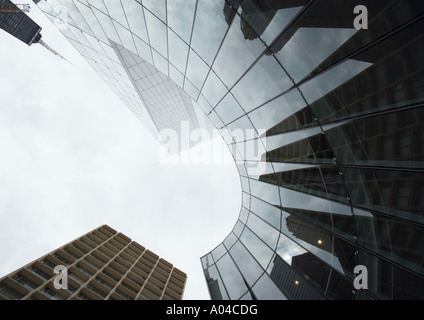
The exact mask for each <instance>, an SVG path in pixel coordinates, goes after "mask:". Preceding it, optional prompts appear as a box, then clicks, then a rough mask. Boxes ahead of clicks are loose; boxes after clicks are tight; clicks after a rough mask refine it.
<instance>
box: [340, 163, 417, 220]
mask: <svg viewBox="0 0 424 320" xmlns="http://www.w3.org/2000/svg"><path fill="white" fill-rule="evenodd" d="M342 170H343V175H344V179H345V181H346V185H347V187H348V189H349V193H350V195H351V199H352V203H353V204H354V205H357V206H360V207H364V208H368V209H372V210H375V211H381V212H384V213H385V214H389V215H393V216H395V217H398V218H404V219H408V220H412V221H417V222H423V221H424V218H423V215H422V207H421V206H420V201H421V200H420V199H419V196H420V194H421V191H420V190H422V189H423V188H424V176H423V174H422V173H420V172H412V171H393V170H372V169H365V168H364V169H358V168H343V169H342Z"/></svg>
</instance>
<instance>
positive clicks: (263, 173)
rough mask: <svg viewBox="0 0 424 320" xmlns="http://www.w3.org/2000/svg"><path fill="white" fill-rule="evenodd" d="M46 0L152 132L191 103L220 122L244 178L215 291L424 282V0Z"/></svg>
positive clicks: (234, 293) (212, 262) (407, 293)
mask: <svg viewBox="0 0 424 320" xmlns="http://www.w3.org/2000/svg"><path fill="white" fill-rule="evenodd" d="M35 2H36V3H38V6H39V8H40V9H41V10H42V11H43V12H44V13H45V14H46V15H47V17H49V18H50V19H51V20H52V21H53V22H54V23H55V25H60V30H61V31H62V33H63V34H64V36H65V37H66V38H67V39H68V40H69V41H70V42H71V43H72V44H73V45H74V46H75V48H76V49H77V50H78V51H79V52H80V53H81V54H82V55H83V56H84V57H85V58H86V60H87V61H88V62H89V63H90V65H91V66H93V68H94V69H95V70H96V71H97V72H98V73H99V75H100V76H101V77H102V78H103V79H104V80H105V81H106V82H107V83H108V84H109V85H110V87H111V88H112V89H113V90H114V91H115V92H116V93H117V94H118V95H119V96H120V97H121V98H122V100H123V101H124V102H125V103H126V105H127V106H128V107H129V108H130V109H131V110H133V111H134V113H135V114H136V115H137V116H138V117H139V118H140V119H141V120H142V121H143V123H144V124H145V125H146V126H147V127H148V128H149V129H150V131H151V132H152V133H153V134H155V133H157V132H159V131H161V130H162V129H163V128H172V129H175V128H178V126H179V121H182V120H188V121H190V123H192V122H191V121H192V119H193V117H192V116H191V115H192V114H193V110H192V109H191V108H190V105H191V106H192V107H193V109H194V114H198V113H199V112H198V111H199V110H201V111H202V112H203V113H204V114H205V115H206V117H207V119H209V120H210V121H211V122H212V123H213V124H214V125H215V127H216V128H217V129H218V130H219V131H220V133H221V134H222V137H223V139H224V141H225V142H226V143H227V145H228V147H229V149H230V151H231V152H232V154H233V157H234V160H235V163H236V165H237V168H238V170H239V173H240V181H241V185H242V190H243V192H242V206H241V210H240V214H239V219H238V221H237V223H236V225H235V226H234V228H233V230H232V232H231V233H230V234H229V235H228V237H227V238H226V239H225V240H224V241H223V242H222V243H221V244H219V245H218V246H217V247H216V248H215V249H213V250H212V251H211V252H210V253H208V254H206V255H205V256H203V257H202V258H201V262H202V265H203V268H204V273H205V277H206V280H207V283H208V285H209V288H210V293H211V297H212V298H214V299H408V298H418V299H423V298H424V268H423V261H424V255H423V253H422V252H423V245H422V239H423V238H424V229H423V224H424V219H423V209H422V208H424V202H423V199H424V177H423V169H424V162H423V154H424V150H423V146H424V143H423V142H424V127H423V122H424V116H423V100H424V73H423V70H424V64H423V59H422V56H423V53H424V42H423V34H422V30H424V20H423V17H424V3H423V2H422V1H420V0H402V1H397V0H394V1H381V0H362V1H353V0H351V1H349V0H348V1H339V0H310V1H308V0H280V1H279V0H263V1H256V0H243V1H237V0H231V1H229V0H228V1H224V0H219V1H218V0H166V1H165V0H142V1H141V0H136V1H133V0H121V1H115V0H104V1H95V0H87V1H71V0H61V1H59V0H55V1H41V2H39V1H35ZM356 6H361V8H364V7H365V8H366V9H367V10H366V13H367V14H366V20H367V22H368V23H367V28H366V29H356V28H355V27H354V21H355V19H356V18H357V14H355V13H354V12H355V11H354V9H355V7H356ZM362 11H363V10H362ZM133 66H136V68H134V69H132V68H133ZM146 70H149V71H148V72H146ZM150 81H157V82H158V83H160V84H159V86H160V88H162V84H163V87H165V86H166V87H167V90H165V91H163V90H156V87H155V83H152V86H151V87H149V86H147V85H145V83H147V82H150ZM165 83H167V84H166V85H165ZM168 85H169V87H168ZM174 89H175V91H174V92H176V96H175V97H176V100H178V102H177V104H178V105H179V106H178V107H170V104H169V103H168V102H167V101H168V100H167V99H166V98H165V96H168V92H169V91H168V90H174ZM150 91H152V92H151V95H150ZM153 91H154V92H153ZM151 96H153V97H154V98H155V99H152V100H149V99H147V97H149V98H150V97H151ZM171 96H172V97H174V96H173V95H171ZM179 97H180V98H181V99H179ZM172 100H174V98H172ZM189 102H190V103H189ZM173 110H179V111H176V113H177V115H175V114H173ZM170 118H172V121H169V119H170ZM197 119H199V118H197ZM198 122H199V121H198ZM194 127H196V123H194ZM258 155H259V156H258ZM356 266H364V267H366V268H367V271H368V272H367V276H368V278H367V280H368V281H367V287H366V288H359V289H358V288H356V287H354V285H353V284H354V279H355V276H356V273H354V270H355V267H356Z"/></svg>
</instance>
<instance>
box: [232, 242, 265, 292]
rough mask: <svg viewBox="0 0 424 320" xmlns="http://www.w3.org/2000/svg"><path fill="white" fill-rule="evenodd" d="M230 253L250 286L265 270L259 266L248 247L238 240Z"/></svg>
mask: <svg viewBox="0 0 424 320" xmlns="http://www.w3.org/2000/svg"><path fill="white" fill-rule="evenodd" d="M230 255H231V257H232V258H233V260H234V261H235V262H236V264H237V266H238V268H239V269H240V271H241V273H242V274H243V277H244V279H246V281H247V283H248V285H249V286H252V285H253V284H254V283H255V282H256V280H258V278H259V276H260V275H261V274H262V273H263V272H264V270H263V269H262V268H261V267H260V266H259V264H258V263H257V262H256V261H255V259H254V258H253V257H252V256H251V255H250V254H249V252H248V251H247V250H246V248H245V247H244V246H243V245H242V244H241V243H240V241H237V242H236V243H235V244H234V245H233V246H232V248H231V250H230Z"/></svg>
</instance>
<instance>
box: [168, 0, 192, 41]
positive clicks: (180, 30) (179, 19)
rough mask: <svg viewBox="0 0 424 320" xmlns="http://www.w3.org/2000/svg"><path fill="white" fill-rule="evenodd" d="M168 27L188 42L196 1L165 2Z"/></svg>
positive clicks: (176, 0)
mask: <svg viewBox="0 0 424 320" xmlns="http://www.w3.org/2000/svg"><path fill="white" fill-rule="evenodd" d="M166 4H167V6H168V7H167V13H168V27H169V28H171V29H172V30H173V31H174V32H175V33H176V34H178V35H179V36H180V37H181V38H182V39H183V40H184V41H185V42H186V43H189V42H190V37H191V29H192V26H193V19H194V10H195V6H196V0H172V1H167V2H166Z"/></svg>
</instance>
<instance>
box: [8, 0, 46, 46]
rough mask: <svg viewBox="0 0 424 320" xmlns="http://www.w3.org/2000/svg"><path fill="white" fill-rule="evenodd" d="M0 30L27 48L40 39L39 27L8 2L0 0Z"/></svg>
mask: <svg viewBox="0 0 424 320" xmlns="http://www.w3.org/2000/svg"><path fill="white" fill-rule="evenodd" d="M0 29H3V30H4V31H6V32H7V33H9V34H11V35H12V36H14V37H15V38H17V39H19V40H21V41H22V42H24V43H26V44H27V45H29V46H30V45H32V44H33V43H37V42H38V41H39V40H40V39H41V34H40V32H41V27H40V26H39V25H38V24H37V23H35V22H34V21H33V20H32V19H31V18H30V17H28V16H27V15H26V14H25V13H24V12H22V10H20V9H19V8H18V7H17V6H16V5H15V4H14V3H13V2H11V1H9V0H0Z"/></svg>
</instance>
